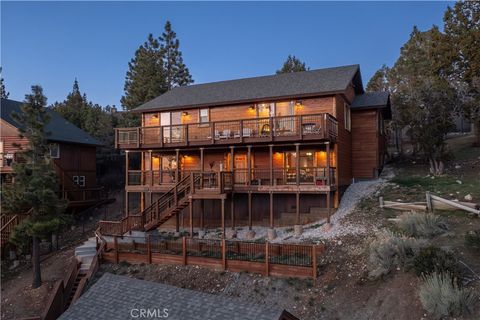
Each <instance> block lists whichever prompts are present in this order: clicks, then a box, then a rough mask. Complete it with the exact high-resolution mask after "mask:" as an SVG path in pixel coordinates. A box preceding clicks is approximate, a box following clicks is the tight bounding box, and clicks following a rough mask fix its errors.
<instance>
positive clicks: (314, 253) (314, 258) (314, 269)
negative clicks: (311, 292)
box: [312, 245, 317, 281]
mask: <svg viewBox="0 0 480 320" xmlns="http://www.w3.org/2000/svg"><path fill="white" fill-rule="evenodd" d="M312 277H313V281H315V280H317V247H316V246H315V245H312Z"/></svg>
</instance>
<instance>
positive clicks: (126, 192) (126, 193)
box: [125, 191, 129, 216]
mask: <svg viewBox="0 0 480 320" xmlns="http://www.w3.org/2000/svg"><path fill="white" fill-rule="evenodd" d="M128 206H129V203H128V191H125V216H128V214H129V207H128Z"/></svg>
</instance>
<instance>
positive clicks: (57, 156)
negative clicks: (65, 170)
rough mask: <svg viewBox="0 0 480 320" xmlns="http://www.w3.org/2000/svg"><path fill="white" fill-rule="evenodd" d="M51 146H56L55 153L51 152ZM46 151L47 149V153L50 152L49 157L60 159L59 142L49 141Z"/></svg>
mask: <svg viewBox="0 0 480 320" xmlns="http://www.w3.org/2000/svg"><path fill="white" fill-rule="evenodd" d="M53 146H57V154H56V155H53V154H52V147H53ZM48 151H49V154H50V158H52V159H60V144H59V143H50V144H49V146H48Z"/></svg>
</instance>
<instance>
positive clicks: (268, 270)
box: [265, 242, 270, 277]
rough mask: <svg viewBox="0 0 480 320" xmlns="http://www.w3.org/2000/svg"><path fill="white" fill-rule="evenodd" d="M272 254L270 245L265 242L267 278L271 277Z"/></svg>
mask: <svg viewBox="0 0 480 320" xmlns="http://www.w3.org/2000/svg"><path fill="white" fill-rule="evenodd" d="M269 260H270V253H269V244H268V242H265V276H266V277H268V276H269V275H270V265H269V264H270V261H269Z"/></svg>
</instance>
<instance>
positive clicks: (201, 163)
mask: <svg viewBox="0 0 480 320" xmlns="http://www.w3.org/2000/svg"><path fill="white" fill-rule="evenodd" d="M203 149H204V148H200V189H203V170H205V159H204V155H203Z"/></svg>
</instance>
